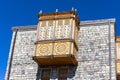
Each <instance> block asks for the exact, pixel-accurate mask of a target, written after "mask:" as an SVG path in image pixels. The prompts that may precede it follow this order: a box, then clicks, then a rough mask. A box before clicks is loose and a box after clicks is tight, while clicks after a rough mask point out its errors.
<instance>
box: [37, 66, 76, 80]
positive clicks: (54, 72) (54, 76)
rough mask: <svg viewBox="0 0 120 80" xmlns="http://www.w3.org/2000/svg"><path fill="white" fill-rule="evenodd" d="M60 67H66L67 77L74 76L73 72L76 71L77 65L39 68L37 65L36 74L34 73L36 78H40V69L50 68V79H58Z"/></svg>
mask: <svg viewBox="0 0 120 80" xmlns="http://www.w3.org/2000/svg"><path fill="white" fill-rule="evenodd" d="M60 68H67V69H68V72H67V78H69V79H70V78H73V77H74V76H75V73H76V69H77V66H62V67H52V68H47V67H46V68H41V67H38V70H37V74H36V80H40V79H41V75H43V74H42V70H43V69H50V70H51V72H50V79H58V73H59V69H60Z"/></svg>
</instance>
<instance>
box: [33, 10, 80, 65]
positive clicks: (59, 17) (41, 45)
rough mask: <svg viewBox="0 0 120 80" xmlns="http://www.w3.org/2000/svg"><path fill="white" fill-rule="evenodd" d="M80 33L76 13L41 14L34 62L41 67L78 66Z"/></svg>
mask: <svg viewBox="0 0 120 80" xmlns="http://www.w3.org/2000/svg"><path fill="white" fill-rule="evenodd" d="M78 31H79V19H78V17H77V14H76V12H75V11H70V12H56V13H49V14H40V15H39V23H38V28H37V41H36V43H35V45H36V48H35V55H34V57H33V58H34V60H35V61H36V62H37V63H38V64H39V65H40V66H59V65H77V54H78Z"/></svg>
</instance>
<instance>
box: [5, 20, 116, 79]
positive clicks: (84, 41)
mask: <svg viewBox="0 0 120 80" xmlns="http://www.w3.org/2000/svg"><path fill="white" fill-rule="evenodd" d="M114 22H115V21H114V20H110V22H109V20H103V21H88V22H86V21H85V22H81V26H80V31H79V44H78V46H79V53H78V66H59V67H55V66H54V67H51V76H50V78H51V79H50V80H58V69H59V68H60V67H67V68H68V78H67V79H68V80H116V70H115V58H116V57H115V32H114V29H115V27H114ZM26 29H27V30H26ZM28 29H29V28H18V32H17V36H16V40H15V44H13V45H14V51H13V56H12V60H11V62H10V59H11V57H9V61H8V63H9V64H10V63H11V68H10V69H9V67H8V68H7V71H8V70H10V77H9V80H40V79H41V71H42V69H44V68H40V67H38V66H37V63H35V62H34V61H33V60H32V56H33V55H34V48H35V46H34V42H35V36H36V27H34V28H33V29H30V30H28ZM14 31H16V30H14ZM13 33H14V32H13ZM13 36H14V35H13ZM10 55H11V50H10ZM9 64H8V66H9ZM46 68H47V67H46ZM7 76H8V72H6V78H5V80H7Z"/></svg>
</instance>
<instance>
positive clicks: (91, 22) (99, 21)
mask: <svg viewBox="0 0 120 80" xmlns="http://www.w3.org/2000/svg"><path fill="white" fill-rule="evenodd" d="M108 22H110V23H115V22H116V20H115V18H110V19H100V20H88V21H81V22H80V25H81V26H82V25H90V24H102V23H108ZM36 29H37V25H28V26H14V27H12V31H16V30H36Z"/></svg>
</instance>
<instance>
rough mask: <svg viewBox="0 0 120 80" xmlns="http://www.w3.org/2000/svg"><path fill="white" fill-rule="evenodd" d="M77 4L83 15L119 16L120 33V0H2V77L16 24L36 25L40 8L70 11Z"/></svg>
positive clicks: (0, 79)
mask: <svg viewBox="0 0 120 80" xmlns="http://www.w3.org/2000/svg"><path fill="white" fill-rule="evenodd" d="M72 7H74V8H76V9H77V10H78V14H79V18H80V20H81V21H84V20H96V19H107V18H116V33H117V36H118V35H120V0H0V42H1V44H0V52H1V53H0V80H3V79H4V75H5V72H6V66H7V60H8V53H9V48H10V42H11V36H12V31H11V28H12V27H13V26H23V25H36V24H37V22H38V17H37V15H38V12H39V11H40V10H42V11H43V13H46V12H54V11H55V9H58V11H66V10H67V11H69V10H71V8H72Z"/></svg>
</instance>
